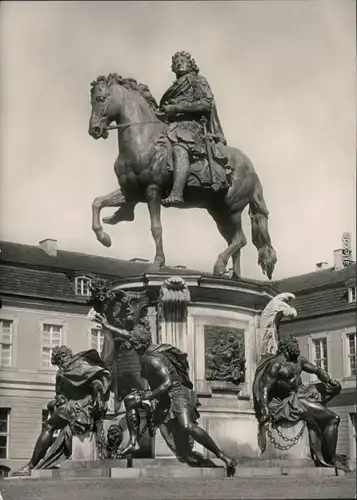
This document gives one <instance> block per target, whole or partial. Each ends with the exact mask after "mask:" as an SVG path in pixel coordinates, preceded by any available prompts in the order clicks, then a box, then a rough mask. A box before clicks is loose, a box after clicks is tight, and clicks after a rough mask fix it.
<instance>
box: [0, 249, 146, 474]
mask: <svg viewBox="0 0 357 500" xmlns="http://www.w3.org/2000/svg"><path fill="white" fill-rule="evenodd" d="M0 250H1V252H0V294H1V309H0V335H1V337H0V466H1V465H6V466H9V467H11V468H12V469H16V468H18V467H20V466H22V465H24V464H25V463H26V462H27V461H28V460H29V458H30V456H31V454H32V450H33V447H34V444H35V441H36V438H37V436H38V435H39V433H40V431H41V427H42V422H43V420H44V419H46V418H47V403H48V402H49V401H50V400H51V399H53V396H54V382H55V373H56V369H55V368H54V367H53V366H51V353H52V349H53V348H54V347H55V346H57V345H61V344H66V345H67V346H68V347H70V348H71V349H72V350H73V351H74V352H79V351H83V350H86V349H89V348H92V347H94V348H96V349H97V350H99V351H100V348H101V343H102V341H103V339H102V336H101V333H100V331H99V330H97V329H96V328H94V327H93V323H92V322H91V321H89V320H88V319H87V317H86V316H87V313H88V310H89V306H88V305H87V304H86V301H87V300H88V294H89V290H88V284H89V281H90V275H91V273H94V274H96V275H99V276H101V277H103V278H106V279H109V280H113V279H114V280H115V279H116V278H117V277H120V278H123V277H125V276H127V275H130V276H133V275H134V276H135V275H136V274H142V273H143V272H145V271H146V270H147V268H148V264H147V263H145V262H127V261H120V260H118V259H108V258H106V259H103V258H100V257H95V256H90V255H83V254H78V253H74V252H66V251H61V250H57V248H56V242H55V241H54V240H45V241H43V242H41V243H40V245H39V246H38V247H36V246H29V245H21V244H17V243H11V242H1V243H0Z"/></svg>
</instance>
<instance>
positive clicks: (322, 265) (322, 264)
mask: <svg viewBox="0 0 357 500" xmlns="http://www.w3.org/2000/svg"><path fill="white" fill-rule="evenodd" d="M324 269H328V263H327V262H318V263H317V264H316V271H323V270H324Z"/></svg>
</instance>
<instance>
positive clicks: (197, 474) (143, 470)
mask: <svg viewBox="0 0 357 500" xmlns="http://www.w3.org/2000/svg"><path fill="white" fill-rule="evenodd" d="M336 475H338V476H344V475H345V473H344V472H342V471H338V473H336V471H335V469H333V468H314V467H294V466H272V467H251V466H250V467H249V466H241V467H237V469H236V474H235V478H251V477H256V478H259V477H260V478H265V477H266V478H274V477H275V478H277V477H281V476H293V477H294V476H300V477H301V476H303V477H321V478H323V477H328V476H336ZM225 476H226V471H225V469H224V468H223V467H187V466H186V467H185V466H182V465H167V466H165V467H152V466H148V467H131V468H126V467H117V466H114V467H112V466H109V465H108V466H102V467H96V468H93V467H92V468H82V469H79V468H78V469H77V468H73V469H53V470H34V471H32V474H31V478H33V479H35V478H37V479H39V478H41V479H45V478H52V479H75V478H77V479H79V478H88V479H89V478H104V477H105V478H108V479H109V478H112V479H144V478H151V479H154V478H160V479H161V478H183V479H184V478H204V477H205V478H212V479H214V478H223V477H225ZM9 479H11V478H9ZM13 479H14V480H16V479H17V478H13Z"/></svg>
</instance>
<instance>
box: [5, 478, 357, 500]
mask: <svg viewBox="0 0 357 500" xmlns="http://www.w3.org/2000/svg"><path fill="white" fill-rule="evenodd" d="M0 493H1V495H2V500H131V499H135V500H174V499H175V500H188V499H189V500H198V499H204V500H209V499H216V500H219V499H227V500H228V499H237V498H239V499H241V498H242V499H248V498H249V499H258V498H260V499H263V498H266V499H269V498H270V499H273V498H276V499H278V498H283V499H289V498H354V496H355V494H356V479H355V477H354V476H348V477H341V478H337V477H331V478H324V479H322V478H317V479H305V478H284V477H282V478H278V479H276V478H269V479H266V478H264V479H257V478H254V479H250V480H249V479H239V478H233V479H159V480H158V479H155V480H154V479H142V480H140V481H138V482H134V481H133V480H130V479H129V480H128V479H125V480H120V479H100V480H98V479H72V480H70V479H62V480H52V479H45V480H36V479H30V480H29V479H26V480H19V479H17V480H11V481H6V480H4V481H1V482H0ZM0 499H1V496H0Z"/></svg>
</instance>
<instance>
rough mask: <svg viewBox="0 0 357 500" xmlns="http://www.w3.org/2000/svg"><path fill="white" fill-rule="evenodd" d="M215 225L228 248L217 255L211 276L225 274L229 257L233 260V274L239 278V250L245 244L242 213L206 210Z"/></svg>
mask: <svg viewBox="0 0 357 500" xmlns="http://www.w3.org/2000/svg"><path fill="white" fill-rule="evenodd" d="M208 211H209V213H210V215H211V216H212V217H213V219H214V220H215V222H216V224H217V228H218V230H219V232H220V233H221V235H222V236H223V238H224V239H225V240H226V241H227V243H228V247H227V248H226V250H224V252H222V253H221V254H219V256H218V259H217V261H216V263H215V265H214V269H213V274H214V275H215V276H221V275H222V274H224V273H225V272H226V267H227V263H228V260H229V258H230V257H232V260H233V273H234V275H235V276H236V277H238V278H239V277H240V275H241V269H240V253H241V249H242V248H243V247H244V246H245V245H246V244H247V239H246V237H245V236H244V233H243V228H242V212H241V211H239V212H236V213H235V214H230V213H229V212H228V210H220V211H217V210H208Z"/></svg>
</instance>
